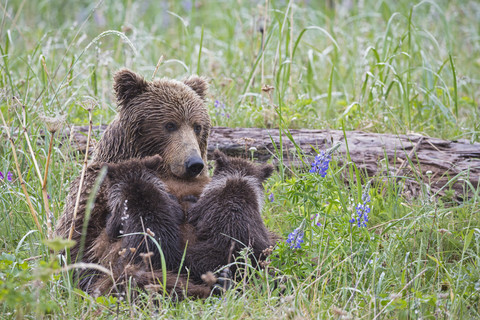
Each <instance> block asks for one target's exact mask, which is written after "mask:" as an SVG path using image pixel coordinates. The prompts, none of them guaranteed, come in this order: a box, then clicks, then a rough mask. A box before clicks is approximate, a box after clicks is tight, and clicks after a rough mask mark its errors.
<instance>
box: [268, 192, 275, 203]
mask: <svg viewBox="0 0 480 320" xmlns="http://www.w3.org/2000/svg"><path fill="white" fill-rule="evenodd" d="M268 200H270V202H273V201H274V200H275V196H274V195H273V193H270V194H269V195H268Z"/></svg>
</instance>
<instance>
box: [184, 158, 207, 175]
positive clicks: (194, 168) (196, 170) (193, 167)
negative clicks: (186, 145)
mask: <svg viewBox="0 0 480 320" xmlns="http://www.w3.org/2000/svg"><path fill="white" fill-rule="evenodd" d="M203 167H204V164H203V160H202V158H200V157H199V156H193V157H191V158H189V159H188V160H187V161H186V162H185V168H186V169H187V174H188V175H189V176H190V177H195V176H197V175H198V174H200V172H202V170H203Z"/></svg>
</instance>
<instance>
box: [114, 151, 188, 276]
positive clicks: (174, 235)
mask: <svg viewBox="0 0 480 320" xmlns="http://www.w3.org/2000/svg"><path fill="white" fill-rule="evenodd" d="M162 165H163V163H162V158H161V157H160V156H159V155H156V156H152V157H147V158H143V159H132V160H128V161H123V162H120V163H115V164H107V168H108V172H107V178H108V179H107V183H108V184H109V194H108V199H107V205H108V208H109V214H108V216H107V224H106V232H107V235H108V237H109V238H110V240H118V239H121V242H122V245H121V247H122V249H125V251H124V254H123V259H127V260H126V261H130V260H133V261H134V262H135V263H141V261H142V256H143V257H145V254H148V255H151V253H153V256H152V257H150V261H151V263H152V266H153V268H155V269H157V268H161V266H162V265H161V258H160V252H159V249H158V246H157V243H155V241H153V239H152V238H151V237H149V236H145V235H144V233H145V232H147V233H148V234H149V235H151V236H152V237H153V238H155V240H156V241H157V242H158V244H159V245H160V248H161V250H162V252H163V255H164V257H165V262H166V267H167V270H177V269H178V267H179V266H180V262H181V259H182V254H183V250H182V249H181V247H180V246H181V238H180V229H179V225H180V223H181V222H182V220H183V211H182V208H181V207H180V205H179V203H178V202H177V201H176V200H174V199H172V197H171V196H170V195H169V194H168V193H167V192H166V188H165V184H164V183H163V182H162V180H161V179H160V178H159V177H158V170H159V169H160V167H161V166H162ZM149 252H151V253H150V254H149Z"/></svg>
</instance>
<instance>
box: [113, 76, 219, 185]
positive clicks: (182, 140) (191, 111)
mask: <svg viewBox="0 0 480 320" xmlns="http://www.w3.org/2000/svg"><path fill="white" fill-rule="evenodd" d="M207 87H208V84H207V81H206V80H205V79H204V78H202V77H198V76H191V77H189V78H187V79H185V80H184V81H183V82H180V81H176V80H172V79H159V80H154V81H146V80H145V79H144V78H143V77H142V76H140V75H138V74H136V73H134V72H132V71H130V70H127V69H123V70H120V71H118V72H117V73H116V74H115V77H114V90H115V94H116V96H117V100H118V111H119V114H118V118H117V119H118V124H119V126H120V127H121V128H122V130H123V134H124V135H125V139H124V141H123V142H124V143H126V144H128V145H129V147H128V148H129V149H130V151H129V152H128V153H131V154H129V157H131V158H144V157H148V156H153V155H156V154H159V155H161V156H162V158H163V166H164V168H163V171H164V172H165V173H166V174H167V175H172V176H174V177H176V178H180V179H192V178H195V177H197V176H199V175H200V174H202V173H203V174H207V172H206V171H207V170H206V169H205V167H206V166H205V163H206V160H207V140H208V136H209V133H210V129H211V123H210V117H209V115H208V112H207V108H206V107H205V104H204V102H205V101H204V100H205V95H206V91H207ZM204 169H205V170H204Z"/></svg>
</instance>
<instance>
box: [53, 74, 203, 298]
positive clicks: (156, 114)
mask: <svg viewBox="0 0 480 320" xmlns="http://www.w3.org/2000/svg"><path fill="white" fill-rule="evenodd" d="M206 89H207V83H206V81H205V80H204V79H203V78H200V77H197V76H192V77H190V78H188V79H186V80H185V81H184V82H179V81H176V80H170V79H160V80H156V81H152V82H148V81H145V80H144V79H143V78H142V77H141V76H139V75H137V74H135V73H134V72H132V71H129V70H126V69H124V70H120V71H119V72H117V73H116V74H115V77H114V90H115V93H116V95H117V100H118V115H117V117H116V118H115V119H114V120H113V122H112V123H111V124H110V125H109V126H108V128H107V130H106V131H105V133H104V136H103V137H102V139H101V140H100V141H99V143H98V145H97V147H96V149H95V153H94V157H93V163H92V164H91V165H90V166H89V167H88V168H87V171H86V174H85V180H84V183H83V186H82V188H81V191H80V195H81V196H80V202H79V209H78V212H77V216H76V217H75V218H74V216H73V215H74V207H75V202H76V197H77V193H78V191H79V187H80V177H78V178H76V179H75V180H74V181H73V182H72V184H71V187H70V190H69V193H68V196H67V198H66V200H65V209H64V212H63V214H62V216H61V217H60V219H59V220H58V222H57V225H56V230H55V233H56V235H57V236H60V237H63V238H67V237H68V235H69V231H70V228H71V227H72V226H73V228H74V232H73V240H75V241H76V245H75V246H74V247H73V248H71V250H70V259H71V260H72V262H73V261H83V262H92V263H98V262H99V261H101V260H102V259H103V260H105V259H106V260H105V261H110V262H112V265H113V262H115V261H117V260H115V259H113V258H112V257H111V256H109V257H108V259H112V260H108V259H107V258H106V256H104V255H103V254H100V253H99V252H102V250H100V249H99V246H100V247H101V244H103V243H105V244H108V245H109V246H111V245H113V244H115V245H118V243H117V242H118V241H119V240H112V239H109V241H108V242H105V239H104V238H103V233H104V231H105V228H106V226H107V220H108V217H109V214H111V209H110V208H109V207H108V204H107V203H108V197H109V189H108V183H107V182H103V183H102V185H101V187H100V190H99V192H98V193H97V195H96V199H95V205H94V208H93V210H92V212H91V215H90V219H89V221H88V223H86V221H84V220H85V211H86V204H87V200H88V198H89V195H90V192H91V190H92V188H93V186H94V184H95V180H96V178H97V176H98V173H99V171H100V169H101V167H102V165H103V164H104V163H118V162H121V161H125V160H129V159H132V158H145V157H148V156H153V155H156V154H159V155H161V156H162V158H163V162H162V163H161V165H160V167H159V169H158V173H159V176H160V177H161V179H162V180H163V181H164V183H165V184H166V188H167V191H168V192H169V193H171V194H173V195H174V196H175V197H176V198H177V199H180V201H181V202H182V205H183V206H184V207H185V208H186V207H188V206H189V205H190V203H192V202H194V201H192V199H193V200H194V199H195V197H198V196H199V194H200V193H201V190H202V189H203V186H204V185H205V184H206V183H208V181H209V178H208V172H207V169H206V160H207V140H208V135H209V132H210V127H211V124H210V118H209V116H208V112H207V109H206V108H205V106H204V98H205V94H206ZM202 162H203V165H202V164H201V163H202ZM192 163H193V164H194V165H195V170H191V168H192V167H193V165H191V166H190V169H189V164H192ZM182 185H190V186H191V187H189V188H188V189H187V188H183V189H182V188H181V186H182ZM84 223H85V224H86V227H87V229H86V235H84V244H83V248H84V250H83V252H80V248H81V240H82V227H83V225H84ZM112 241H113V242H112ZM115 241H117V242H115ZM117 267H118V269H119V270H121V272H120V271H119V272H120V274H122V272H123V269H122V268H124V265H122V264H121V263H120V264H119V265H118V266H116V268H117ZM88 272H91V271H88V270H87V271H85V272H79V273H78V276H79V277H80V278H82V277H83V278H85V279H86V277H84V276H85V275H86V274H87V275H88ZM119 272H117V274H118V273H119ZM155 272H157V271H155ZM155 272H154V274H155ZM114 274H115V273H114ZM139 277H140V278H139V280H138V283H140V284H141V283H148V281H153V280H152V279H149V280H148V281H147V280H145V279H148V277H149V276H146V277H147V278H145V277H143V276H139ZM142 279H143V280H142ZM144 280H145V281H144ZM142 281H144V282H142ZM105 286H106V287H108V285H105ZM80 287H83V286H82V283H80ZM203 288H204V287H203ZM190 289H192V290H194V289H193V288H192V287H190V285H189V292H188V294H190ZM196 289H198V288H196ZM196 289H195V290H196ZM199 290H200V289H199ZM100 291H101V292H104V291H105V290H100ZM200 291H201V290H200Z"/></svg>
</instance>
